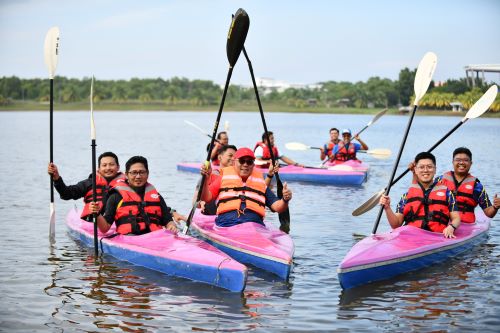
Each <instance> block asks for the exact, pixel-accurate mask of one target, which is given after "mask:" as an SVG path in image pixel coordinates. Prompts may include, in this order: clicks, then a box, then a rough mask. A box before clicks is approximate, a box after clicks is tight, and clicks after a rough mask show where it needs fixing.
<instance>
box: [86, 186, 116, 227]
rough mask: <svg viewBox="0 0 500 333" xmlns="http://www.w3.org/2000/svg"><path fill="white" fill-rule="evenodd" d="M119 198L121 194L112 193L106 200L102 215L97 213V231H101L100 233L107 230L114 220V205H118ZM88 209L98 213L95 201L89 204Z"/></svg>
mask: <svg viewBox="0 0 500 333" xmlns="http://www.w3.org/2000/svg"><path fill="white" fill-rule="evenodd" d="M121 199H122V196H121V195H120V194H119V193H113V194H112V195H111V196H110V197H109V198H108V201H107V202H106V208H105V211H104V215H101V214H98V215H97V227H98V228H99V231H101V232H102V233H106V232H108V230H109V228H111V225H112V224H113V222H114V220H115V215H116V207H118V204H119V202H120V200H121ZM90 211H91V212H94V213H98V212H99V205H98V204H97V203H95V202H92V203H91V204H90Z"/></svg>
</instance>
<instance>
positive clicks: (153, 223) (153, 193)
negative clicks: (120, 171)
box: [91, 156, 177, 235]
mask: <svg viewBox="0 0 500 333" xmlns="http://www.w3.org/2000/svg"><path fill="white" fill-rule="evenodd" d="M125 170H126V171H125V174H126V179H122V180H120V181H117V182H116V183H115V185H114V186H113V188H112V189H111V191H110V196H109V198H108V201H107V203H106V208H105V211H104V214H102V215H101V214H99V215H98V216H97V225H98V227H99V230H100V231H101V232H103V233H105V232H107V231H108V230H109V228H111V225H112V224H113V223H115V224H116V232H117V233H119V234H123V235H128V234H133V235H141V234H145V233H148V232H151V231H156V230H160V229H167V230H170V231H173V232H176V231H177V227H176V224H175V222H174V221H173V216H172V213H173V211H172V209H171V208H170V207H168V206H167V204H166V203H165V200H164V199H163V197H162V196H161V195H160V193H158V191H157V190H156V188H155V187H154V186H153V185H152V184H150V183H148V176H149V169H148V161H147V160H146V158H144V157H142V156H134V157H131V158H130V159H129V160H128V161H127V163H126V164H125ZM91 210H92V212H93V213H94V212H95V213H97V212H99V209H98V205H97V203H91Z"/></svg>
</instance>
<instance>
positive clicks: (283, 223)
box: [243, 46, 290, 234]
mask: <svg viewBox="0 0 500 333" xmlns="http://www.w3.org/2000/svg"><path fill="white" fill-rule="evenodd" d="M243 54H244V55H245V58H246V59H247V63H248V69H249V70H250V75H251V76H252V83H253V89H254V91H255V97H256V98H257V104H258V106H259V112H260V118H261V119H262V125H263V126H264V133H266V139H267V142H268V144H269V152H270V154H271V167H272V166H273V165H275V164H276V157H277V156H274V152H273V146H272V144H271V140H269V131H268V130H267V125H266V119H265V118H264V110H263V109H262V104H261V102H260V97H259V89H258V88H257V83H256V82H255V75H254V73H253V67H252V62H251V61H250V58H249V57H248V54H247V51H246V50H245V47H244V46H243ZM275 176H276V183H277V187H278V191H277V192H278V197H279V198H282V197H283V183H282V182H281V179H280V175H279V173H278V172H276V173H275ZM278 217H279V220H280V230H281V231H283V232H286V233H287V234H288V233H289V232H290V210H289V209H288V207H287V209H286V210H285V211H284V212H282V213H279V214H278Z"/></svg>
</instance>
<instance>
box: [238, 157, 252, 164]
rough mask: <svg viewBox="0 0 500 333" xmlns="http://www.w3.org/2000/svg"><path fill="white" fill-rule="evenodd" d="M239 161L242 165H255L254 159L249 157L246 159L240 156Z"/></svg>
mask: <svg viewBox="0 0 500 333" xmlns="http://www.w3.org/2000/svg"><path fill="white" fill-rule="evenodd" d="M238 162H239V163H240V164H241V165H243V164H246V165H253V163H254V160H252V159H249V158H245V159H243V158H239V159H238Z"/></svg>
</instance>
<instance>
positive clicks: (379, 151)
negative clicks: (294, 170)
mask: <svg viewBox="0 0 500 333" xmlns="http://www.w3.org/2000/svg"><path fill="white" fill-rule="evenodd" d="M285 147H286V149H288V150H298V151H303V150H309V149H317V150H319V149H321V148H320V147H312V146H308V145H305V144H303V143H300V142H288V143H286V144H285ZM358 153H365V154H368V155H372V156H373V157H375V158H378V159H386V158H388V157H390V156H391V154H392V152H391V150H390V149H387V148H375V149H369V150H358Z"/></svg>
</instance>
